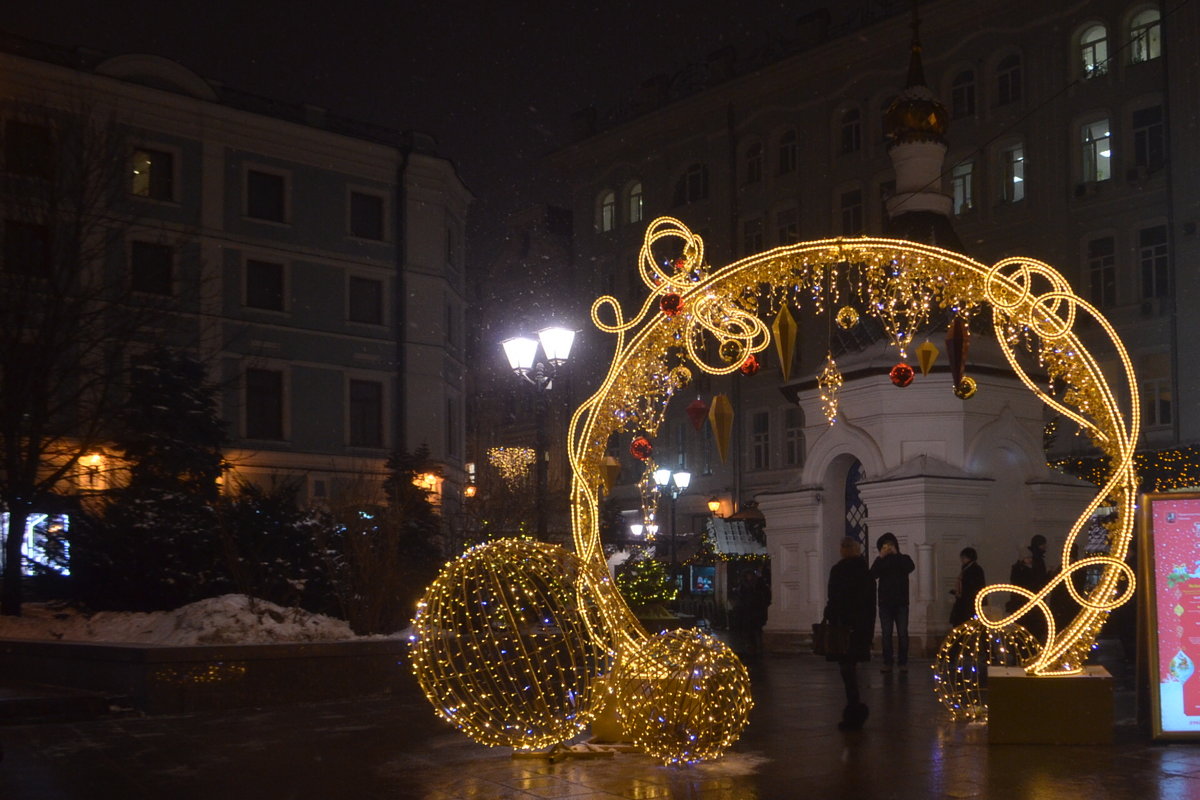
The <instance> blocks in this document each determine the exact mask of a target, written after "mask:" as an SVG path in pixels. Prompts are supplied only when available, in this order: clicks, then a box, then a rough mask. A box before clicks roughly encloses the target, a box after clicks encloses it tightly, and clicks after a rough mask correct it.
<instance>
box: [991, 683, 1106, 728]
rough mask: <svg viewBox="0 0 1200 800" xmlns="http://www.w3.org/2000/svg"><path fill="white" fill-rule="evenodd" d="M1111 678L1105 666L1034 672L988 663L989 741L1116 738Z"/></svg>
mask: <svg viewBox="0 0 1200 800" xmlns="http://www.w3.org/2000/svg"><path fill="white" fill-rule="evenodd" d="M1112 740H1113V680H1112V676H1111V675H1109V674H1108V670H1106V669H1104V667H1099V666H1092V667H1085V668H1084V672H1083V673H1082V674H1081V675H1069V676H1063V677H1057V676H1056V677H1031V676H1029V675H1026V674H1025V670H1023V669H1022V668H1020V667H988V741H989V743H990V744H1112Z"/></svg>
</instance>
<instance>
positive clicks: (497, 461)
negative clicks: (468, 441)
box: [487, 447, 537, 489]
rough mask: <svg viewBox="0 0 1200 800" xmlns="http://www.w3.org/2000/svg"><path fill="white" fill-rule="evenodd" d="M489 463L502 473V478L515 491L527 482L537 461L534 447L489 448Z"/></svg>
mask: <svg viewBox="0 0 1200 800" xmlns="http://www.w3.org/2000/svg"><path fill="white" fill-rule="evenodd" d="M487 456H488V463H489V464H491V465H492V466H493V467H495V468H496V471H497V472H499V473H500V478H501V479H502V480H503V481H504V482H505V483H507V484H508V486H509V488H510V489H515V488H516V487H517V486H520V485H521V484H522V483H524V482H525V478H526V476H527V475H529V468H530V467H531V466H533V464H534V462H535V461H537V453H536V452H535V451H534V449H533V448H532V447H489V448H488V451H487Z"/></svg>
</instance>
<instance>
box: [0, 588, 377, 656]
mask: <svg viewBox="0 0 1200 800" xmlns="http://www.w3.org/2000/svg"><path fill="white" fill-rule="evenodd" d="M22 614H23V616H20V617H3V616H0V639H41V640H52V641H63V642H105V643H108V644H151V645H197V644H275V643H281V642H329V641H344V640H346V639H356V638H359V637H356V636H355V635H354V632H353V631H352V630H351V629H350V625H349V624H348V623H347V622H345V621H343V620H340V619H334V618H333V617H326V616H322V615H320V614H311V613H309V612H307V611H304V610H303V609H299V608H284V607H283V606H277V605H275V604H274V603H269V602H267V601H266V600H257V599H255V598H253V597H248V596H246V595H244V594H227V595H222V596H221V597H212V598H209V599H207V600H201V601H199V602H197V603H192V604H191V605H186V606H183V607H182V608H177V609H175V610H174V611H153V612H150V613H146V614H137V613H119V612H115V611H101V612H99V613H97V614H91V615H87V614H82V613H80V612H78V611H75V610H73V609H66V608H53V607H47V606H45V605H41V604H37V603H27V604H25V606H24V608H23V609H22Z"/></svg>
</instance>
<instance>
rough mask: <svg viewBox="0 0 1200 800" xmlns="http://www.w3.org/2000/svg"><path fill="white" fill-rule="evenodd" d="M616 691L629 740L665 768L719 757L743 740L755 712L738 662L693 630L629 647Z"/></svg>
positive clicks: (622, 659) (618, 667)
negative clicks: (666, 765) (668, 765)
mask: <svg viewBox="0 0 1200 800" xmlns="http://www.w3.org/2000/svg"><path fill="white" fill-rule="evenodd" d="M613 685H614V687H615V689H614V690H615V692H616V707H617V713H618V714H619V715H620V718H621V727H622V730H623V732H624V736H625V739H626V740H627V741H630V742H632V743H633V744H634V745H636V746H637V747H638V748H639V749H641V750H643V751H644V752H646V753H647V754H649V755H651V756H653V757H655V758H657V759H659V760H660V761H662V762H663V763H664V764H680V763H691V762H695V761H703V760H705V759H710V758H717V757H719V756H720V755H721V754H723V753H724V752H725V751H726V750H727V749H729V747H730V745H732V744H733V743H734V742H735V741H737V738H738V737H739V736H741V733H742V729H743V728H745V727H746V722H747V720H748V719H749V715H750V709H751V708H752V707H753V705H754V702H753V700H751V698H750V675H749V673H748V672H747V671H746V667H745V666H744V665H743V664H742V662H741V661H739V660H738V657H737V656H736V655H734V654H733V651H732V650H730V649H729V647H728V646H726V645H725V643H724V642H721V641H719V640H718V639H714V638H713V637H712V636H709V635H707V634H705V633H702V632H701V631H698V630H695V629H692V628H689V629H686V630H673V631H663V632H662V633H659V634H657V635H655V636H651V637H648V638H646V639H642V640H639V641H635V642H633V643H631V644H628V645H626V649H624V650H622V652H621V653H620V655H619V656H618V658H617V665H616V667H615V669H614V672H613Z"/></svg>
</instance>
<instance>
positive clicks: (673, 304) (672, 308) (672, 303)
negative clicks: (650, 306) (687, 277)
mask: <svg viewBox="0 0 1200 800" xmlns="http://www.w3.org/2000/svg"><path fill="white" fill-rule="evenodd" d="M658 307H659V308H661V309H662V312H663V313H664V314H666V315H667V316H668V317H673V316H675V315H676V314H678V313H679V312H680V311H683V298H682V297H680V296H679V295H677V294H675V293H674V292H672V293H671V294H664V295H663V296H662V299H661V300H659V301H658Z"/></svg>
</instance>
